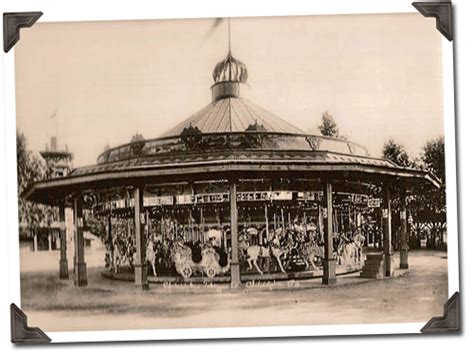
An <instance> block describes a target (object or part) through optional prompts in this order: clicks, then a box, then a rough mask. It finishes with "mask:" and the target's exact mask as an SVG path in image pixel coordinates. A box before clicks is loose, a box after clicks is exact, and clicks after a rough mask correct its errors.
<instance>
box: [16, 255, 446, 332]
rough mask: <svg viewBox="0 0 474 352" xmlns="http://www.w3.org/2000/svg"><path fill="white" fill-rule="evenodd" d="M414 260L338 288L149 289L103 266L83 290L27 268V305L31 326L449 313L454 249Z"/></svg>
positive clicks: (323, 320) (385, 318)
mask: <svg viewBox="0 0 474 352" xmlns="http://www.w3.org/2000/svg"><path fill="white" fill-rule="evenodd" d="M409 262H410V269H409V270H407V271H406V270H403V271H401V270H397V272H396V275H397V276H396V277H393V278H386V279H380V280H367V279H360V278H359V277H357V276H356V275H351V276H345V277H341V276H340V277H338V283H337V284H336V285H335V286H333V287H325V286H322V285H321V284H320V281H321V280H320V279H318V280H306V281H301V282H297V283H296V284H297V285H298V284H299V286H300V287H296V288H295V287H294V286H293V285H295V282H290V283H286V282H285V283H282V282H276V283H274V282H266V283H264V284H260V285H259V284H257V283H254V284H252V283H250V284H247V287H246V288H243V289H241V290H239V291H231V290H230V289H229V288H228V285H225V284H221V285H212V286H209V285H207V286H197V285H193V286H192V287H190V286H189V285H179V286H168V285H163V284H157V285H152V286H151V287H150V290H149V291H146V292H141V291H139V290H137V288H136V287H134V285H133V283H131V282H119V281H112V280H108V279H104V278H102V277H101V275H100V271H101V269H100V268H99V267H93V268H89V271H88V275H89V276H88V279H89V286H87V287H85V288H76V287H74V286H73V281H72V280H66V281H59V280H58V279H57V271H38V270H36V271H26V269H25V267H24V266H22V274H21V290H22V302H21V307H22V309H23V310H24V311H25V313H26V314H27V316H28V323H29V325H30V326H39V327H41V329H43V330H44V331H73V330H108V329H114V330H115V329H153V328H180V327H228V326H271V325H314V324H350V323H396V322H405V323H408V322H427V321H428V320H429V319H430V318H431V317H433V316H438V315H442V313H443V305H444V303H445V302H446V300H447V299H448V280H447V258H446V253H445V252H435V251H411V252H410V259H409ZM395 263H396V265H397V264H398V257H396V258H395ZM71 276H72V275H71ZM291 286H293V287H291Z"/></svg>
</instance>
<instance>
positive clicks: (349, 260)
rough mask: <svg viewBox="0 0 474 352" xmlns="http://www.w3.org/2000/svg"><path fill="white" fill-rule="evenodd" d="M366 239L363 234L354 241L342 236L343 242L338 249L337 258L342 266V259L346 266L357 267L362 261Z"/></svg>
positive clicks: (355, 237)
mask: <svg viewBox="0 0 474 352" xmlns="http://www.w3.org/2000/svg"><path fill="white" fill-rule="evenodd" d="M364 241H365V237H364V236H363V235H361V234H359V233H358V234H356V235H355V236H354V238H353V239H349V238H347V237H346V236H344V235H342V236H341V241H340V242H339V245H338V247H337V256H338V261H339V263H340V264H342V263H341V259H342V262H344V264H348V265H351V266H352V265H357V264H359V263H360V261H361V251H362V246H363V244H364Z"/></svg>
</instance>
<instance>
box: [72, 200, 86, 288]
mask: <svg viewBox="0 0 474 352" xmlns="http://www.w3.org/2000/svg"><path fill="white" fill-rule="evenodd" d="M83 228H84V218H83V217H82V196H81V195H78V196H76V197H75V198H74V285H75V286H87V267H86V262H85V261H84V230H83Z"/></svg>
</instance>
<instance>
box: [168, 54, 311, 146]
mask: <svg viewBox="0 0 474 352" xmlns="http://www.w3.org/2000/svg"><path fill="white" fill-rule="evenodd" d="M212 77H213V80H214V85H213V86H212V87H211V89H212V102H211V103H210V104H208V105H207V106H205V107H204V108H203V109H201V110H200V111H198V112H197V113H195V114H193V115H191V116H190V117H188V118H187V119H185V120H184V121H183V122H181V123H179V124H178V125H176V126H175V127H173V128H171V129H170V130H168V131H166V132H165V133H163V134H162V135H161V137H173V136H179V135H180V134H181V133H182V132H183V130H184V129H186V128H189V127H193V128H197V129H199V131H200V132H201V133H226V132H245V131H248V128H249V127H250V126H254V125H256V124H257V125H260V126H263V128H264V129H265V131H267V132H277V133H278V132H281V133H296V134H302V133H303V131H302V130H300V129H299V128H297V127H295V126H293V125H292V124H290V123H288V122H286V121H285V120H283V119H281V118H279V117H277V116H275V115H274V114H272V113H271V112H269V111H267V110H265V109H264V108H262V107H260V106H258V105H256V104H254V103H252V102H251V101H249V100H247V99H244V98H242V97H241V96H240V85H241V84H245V83H246V82H247V78H248V71H247V67H246V66H245V64H244V63H243V62H241V61H239V60H237V59H236V58H234V57H233V56H232V54H231V53H230V52H229V53H228V54H227V56H226V57H225V59H224V60H222V61H221V62H219V63H218V64H217V65H216V67H215V68H214V71H213V74H212Z"/></svg>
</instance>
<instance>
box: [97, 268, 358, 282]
mask: <svg viewBox="0 0 474 352" xmlns="http://www.w3.org/2000/svg"><path fill="white" fill-rule="evenodd" d="M359 271H361V267H350V266H348V265H339V266H337V268H336V275H338V276H340V275H348V274H354V273H357V272H359ZM102 276H103V277H105V278H108V279H112V280H119V281H131V282H133V281H134V274H133V273H132V272H122V273H120V272H119V273H113V272H111V271H109V270H104V271H103V272H102ZM322 277H323V270H322V268H321V269H319V270H308V271H298V272H289V273H280V272H279V273H264V274H263V275H260V274H254V273H248V274H246V273H245V272H242V274H241V281H242V282H243V283H246V282H267V281H285V280H287V281H289V280H309V279H320V278H322ZM148 282H149V283H153V284H168V283H170V284H186V283H193V284H206V283H211V282H212V283H229V282H230V275H222V276H216V277H214V278H212V279H211V278H208V277H207V276H206V275H205V274H203V275H201V276H192V277H190V278H183V277H181V276H153V275H149V276H148Z"/></svg>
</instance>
